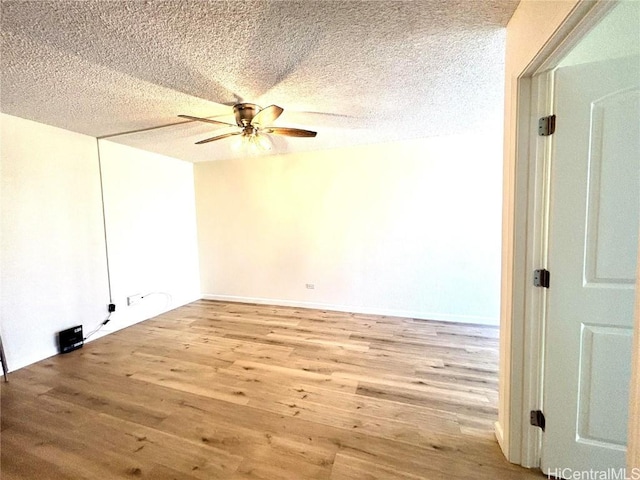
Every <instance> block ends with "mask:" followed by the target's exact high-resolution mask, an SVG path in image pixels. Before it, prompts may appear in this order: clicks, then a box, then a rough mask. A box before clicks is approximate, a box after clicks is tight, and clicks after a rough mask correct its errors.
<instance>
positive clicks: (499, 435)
mask: <svg viewBox="0 0 640 480" xmlns="http://www.w3.org/2000/svg"><path fill="white" fill-rule="evenodd" d="M493 432H494V434H495V436H496V440H498V445H500V450H502V454H503V455H504V456H505V457H506V458H509V455H508V452H507V450H506V449H505V444H504V431H503V430H502V425H501V424H500V422H496V423H494V424H493Z"/></svg>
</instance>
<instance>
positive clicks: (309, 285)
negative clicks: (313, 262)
mask: <svg viewBox="0 0 640 480" xmlns="http://www.w3.org/2000/svg"><path fill="white" fill-rule="evenodd" d="M307 288H308V289H309V290H313V289H314V288H316V286H315V285H314V284H313V283H307Z"/></svg>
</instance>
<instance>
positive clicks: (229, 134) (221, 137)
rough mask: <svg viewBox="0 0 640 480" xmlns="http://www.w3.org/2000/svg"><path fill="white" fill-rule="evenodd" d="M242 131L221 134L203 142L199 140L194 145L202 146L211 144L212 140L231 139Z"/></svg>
mask: <svg viewBox="0 0 640 480" xmlns="http://www.w3.org/2000/svg"><path fill="white" fill-rule="evenodd" d="M240 134H242V131H239V132H234V133H223V134H222V135H216V136H215V137H211V138H205V139H204V140H200V141H199V142H196V145H202V144H203V143H209V142H213V141H214V140H222V139H223V138H227V137H233V136H234V135H240Z"/></svg>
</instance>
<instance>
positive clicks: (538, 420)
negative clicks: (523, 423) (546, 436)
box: [529, 410, 545, 432]
mask: <svg viewBox="0 0 640 480" xmlns="http://www.w3.org/2000/svg"><path fill="white" fill-rule="evenodd" d="M529 423H531V425H533V426H534V427H540V428H541V429H542V431H543V432H544V427H545V419H544V413H542V410H531V413H530V422H529Z"/></svg>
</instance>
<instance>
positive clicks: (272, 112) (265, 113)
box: [251, 105, 284, 125]
mask: <svg viewBox="0 0 640 480" xmlns="http://www.w3.org/2000/svg"><path fill="white" fill-rule="evenodd" d="M282 112H284V109H283V108H281V107H279V106H277V105H269V106H268V107H266V108H263V109H262V110H260V111H259V112H258V113H256V116H255V117H253V120H252V121H251V123H255V124H258V125H269V124H270V123H271V122H274V121H275V120H276V119H277V118H278V117H279V116H280V115H282Z"/></svg>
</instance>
